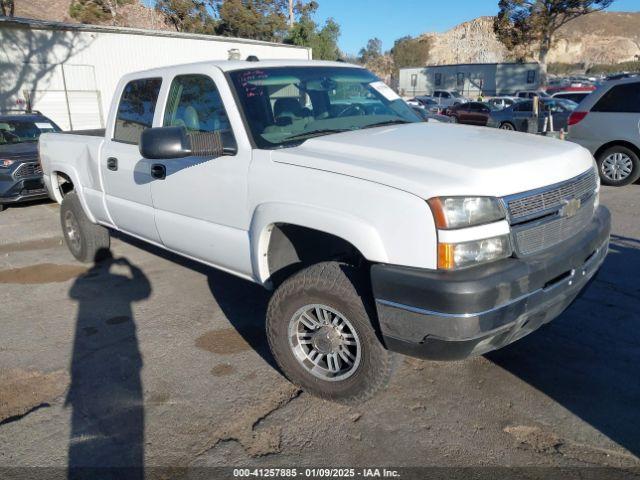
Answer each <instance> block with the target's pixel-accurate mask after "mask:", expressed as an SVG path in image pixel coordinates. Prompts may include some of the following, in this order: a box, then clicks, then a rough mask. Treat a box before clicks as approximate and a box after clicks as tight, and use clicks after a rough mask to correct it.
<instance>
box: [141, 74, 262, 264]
mask: <svg viewBox="0 0 640 480" xmlns="http://www.w3.org/2000/svg"><path fill="white" fill-rule="evenodd" d="M191 71H193V72H195V71H196V70H194V69H193V68H192V69H191ZM219 85H221V86H223V87H224V88H225V91H224V95H225V98H226V101H227V102H232V101H233V100H232V96H231V92H230V91H229V87H228V85H227V83H226V81H225V80H224V77H223V76H222V72H220V71H219V70H217V69H211V68H209V69H203V71H202V73H189V74H185V75H176V76H175V77H174V78H173V79H172V81H171V83H170V85H169V84H168V85H167V87H168V88H167V92H165V95H164V97H165V98H166V102H165V108H164V113H163V119H162V125H163V126H182V127H185V128H186V129H187V131H188V132H189V133H195V134H197V133H206V132H220V133H222V134H224V136H225V137H227V138H233V129H232V127H231V121H230V119H229V117H228V116H227V111H228V110H229V109H226V108H225V106H224V102H223V99H222V95H221V92H220V89H219V88H218V86H219ZM237 121H238V122H239V121H240V119H239V118H238V119H237ZM250 160H251V149H250V148H247V146H246V145H239V146H238V152H237V153H236V154H235V155H225V156H220V157H217V158H212V157H197V156H191V157H186V158H178V159H171V160H161V161H154V162H153V163H154V164H159V165H162V166H164V169H165V171H166V176H165V178H164V179H155V180H153V182H152V183H151V192H152V197H153V203H154V207H155V218H156V225H157V228H158V232H159V234H160V238H161V240H162V243H163V244H164V245H165V246H166V247H167V248H169V249H171V250H174V251H177V252H180V253H184V254H186V255H189V256H192V257H196V258H198V259H200V260H202V261H205V262H207V263H209V264H212V265H215V266H217V267H220V268H223V269H228V270H233V271H235V272H250V271H251V266H250V255H249V251H250V249H249V235H248V228H249V225H248V223H249V218H248V214H247V176H248V170H249V163H250ZM234 252H236V253H234ZM237 252H242V254H238V253H237ZM245 253H246V254H245Z"/></svg>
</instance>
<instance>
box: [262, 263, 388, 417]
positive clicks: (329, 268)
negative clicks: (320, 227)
mask: <svg viewBox="0 0 640 480" xmlns="http://www.w3.org/2000/svg"><path fill="white" fill-rule="evenodd" d="M369 292H370V288H369V282H368V279H367V277H366V275H365V274H363V272H362V271H361V270H359V269H358V268H356V267H354V266H351V265H348V264H345V263H338V262H325V263H319V264H315V265H312V266H310V267H308V268H306V269H304V270H302V271H300V272H298V273H297V274H295V275H293V276H292V277H290V278H288V279H287V280H285V281H284V282H283V283H282V285H281V286H280V287H279V288H278V289H277V290H276V292H275V293H274V295H273V297H272V298H271V300H270V302H269V308H268V311H267V338H268V341H269V346H270V348H271V352H272V353H273V356H274V357H275V360H276V362H277V363H278V365H279V367H280V368H281V370H282V371H283V373H284V374H285V376H286V377H287V378H288V379H289V380H290V381H291V382H292V383H294V384H296V385H297V386H299V387H300V388H302V389H303V390H304V391H306V392H308V393H310V394H312V395H315V396H317V397H320V398H323V399H326V400H331V401H335V402H338V403H343V404H357V403H362V402H364V401H366V400H368V399H369V398H371V397H372V396H373V395H374V394H375V393H376V392H377V391H379V390H380V389H381V388H383V387H384V386H386V384H387V382H388V381H389V378H390V376H391V371H392V367H393V363H394V362H393V361H394V355H393V354H392V353H391V352H389V351H387V350H386V349H385V348H384V346H383V345H382V343H381V342H380V340H379V338H378V335H377V334H376V329H375V328H374V322H375V318H376V317H375V311H373V309H374V305H373V301H372V300H371V298H370V293H369ZM316 304H322V305H326V306H328V307H330V308H332V309H335V310H336V311H339V312H340V313H341V314H343V315H344V316H345V317H346V318H347V319H348V321H349V322H350V323H351V325H353V327H354V328H355V330H356V332H357V335H358V337H359V339H360V343H361V345H360V348H361V359H360V363H359V365H358V367H357V368H356V369H355V371H354V372H353V374H352V375H351V376H350V377H348V378H345V379H344V380H335V381H329V380H324V379H321V378H317V377H316V376H314V375H313V374H311V373H310V372H309V371H308V370H306V369H305V367H303V366H302V364H301V363H300V361H299V360H298V359H297V358H296V356H295V353H294V351H293V349H292V347H291V345H290V340H289V323H290V321H291V319H292V318H293V317H294V315H295V314H296V312H298V311H299V310H300V309H301V308H302V307H305V306H307V305H316Z"/></svg>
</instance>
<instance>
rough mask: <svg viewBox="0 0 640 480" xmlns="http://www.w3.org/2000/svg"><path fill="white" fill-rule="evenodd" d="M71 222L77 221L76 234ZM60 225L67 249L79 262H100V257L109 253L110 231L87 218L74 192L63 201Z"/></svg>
mask: <svg viewBox="0 0 640 480" xmlns="http://www.w3.org/2000/svg"><path fill="white" fill-rule="evenodd" d="M69 221H75V227H76V228H75V234H74V233H72V232H71V230H70V228H69ZM60 225H61V226H62V233H63V235H64V241H65V243H66V245H67V248H69V251H70V252H71V254H72V255H73V256H74V257H75V258H76V259H77V260H79V261H81V262H84V263H91V262H94V261H99V260H100V258H98V257H99V256H100V255H101V254H102V253H105V254H106V252H107V251H108V249H109V245H110V244H111V239H110V236H109V230H107V229H106V228H105V227H102V226H100V225H96V224H95V223H92V222H91V221H90V220H89V219H88V218H87V215H86V214H85V213H84V210H83V209H82V205H81V204H80V199H79V198H78V195H77V194H76V192H74V191H71V192H69V193H67V194H66V195H65V196H64V198H63V199H62V204H61V205H60Z"/></svg>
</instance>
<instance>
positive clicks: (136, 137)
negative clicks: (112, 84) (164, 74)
mask: <svg viewBox="0 0 640 480" xmlns="http://www.w3.org/2000/svg"><path fill="white" fill-rule="evenodd" d="M161 85H162V79H161V78H143V79H139V80H132V81H130V82H129V83H127V85H126V86H125V87H124V90H123V91H122V96H121V97H120V103H119V104H118V112H117V113H116V121H115V126H114V131H113V141H115V142H121V143H129V144H132V145H137V144H138V143H140V135H141V134H142V132H143V131H144V130H145V129H146V128H151V126H152V125H153V116H154V114H155V110H156V104H157V103H158V94H159V93H160V87H161Z"/></svg>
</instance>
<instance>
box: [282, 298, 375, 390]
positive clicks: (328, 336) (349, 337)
mask: <svg viewBox="0 0 640 480" xmlns="http://www.w3.org/2000/svg"><path fill="white" fill-rule="evenodd" d="M289 346H290V347H291V350H292V351H293V353H294V356H295V357H296V359H297V360H298V362H299V363H300V365H302V366H303V367H304V369H305V370H307V371H308V372H309V373H311V374H312V375H313V376H315V377H317V378H320V379H322V380H327V381H331V382H335V381H339V380H345V379H347V378H349V377H350V376H351V375H353V374H354V373H355V372H356V370H357V369H358V366H359V365H360V359H361V355H362V346H361V344H360V339H359V337H358V333H357V332H356V330H355V328H354V327H353V325H352V324H351V322H349V320H347V318H346V317H345V316H344V315H342V314H341V313H339V312H337V311H336V310H334V309H332V308H330V307H327V306H326V305H305V306H304V307H302V308H301V309H300V310H298V311H297V312H296V313H295V314H294V315H293V317H291V320H290V321H289Z"/></svg>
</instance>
